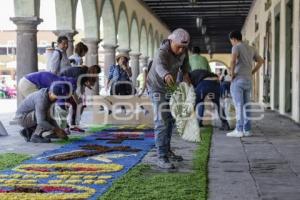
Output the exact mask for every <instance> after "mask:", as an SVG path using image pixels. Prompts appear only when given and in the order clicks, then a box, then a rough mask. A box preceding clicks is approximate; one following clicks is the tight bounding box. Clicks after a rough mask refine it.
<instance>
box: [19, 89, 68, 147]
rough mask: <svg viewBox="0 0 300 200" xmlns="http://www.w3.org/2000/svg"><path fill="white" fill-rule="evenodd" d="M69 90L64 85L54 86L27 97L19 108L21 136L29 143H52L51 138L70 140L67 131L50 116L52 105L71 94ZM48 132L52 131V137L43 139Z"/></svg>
mask: <svg viewBox="0 0 300 200" xmlns="http://www.w3.org/2000/svg"><path fill="white" fill-rule="evenodd" d="M67 88H68V87H64V85H62V84H54V85H52V86H51V87H50V89H47V88H42V89H40V90H38V91H36V92H34V93H32V94H30V95H29V96H27V97H26V98H25V99H24V100H23V101H22V103H21V104H20V105H19V106H18V109H17V112H16V117H15V119H16V121H17V123H18V124H19V125H20V126H22V127H23V130H21V132H20V134H21V136H22V137H24V138H25V140H26V141H27V142H29V141H30V142H33V143H50V142H51V139H50V137H56V138H61V139H68V136H67V134H66V133H65V131H64V130H63V129H61V128H59V127H58V125H57V123H56V121H55V120H54V119H52V118H51V116H50V113H51V112H50V109H51V108H52V104H53V103H55V101H56V100H57V99H58V98H59V97H61V96H66V95H67V94H68V93H69V92H68V91H67V90H68V89H67ZM46 131H52V134H50V135H48V136H50V137H48V136H47V137H43V135H42V134H43V133H44V132H46Z"/></svg>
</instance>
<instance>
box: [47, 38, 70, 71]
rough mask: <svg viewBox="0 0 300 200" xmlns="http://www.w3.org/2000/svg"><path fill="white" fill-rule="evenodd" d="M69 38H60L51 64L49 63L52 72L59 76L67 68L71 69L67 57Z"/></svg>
mask: <svg viewBox="0 0 300 200" xmlns="http://www.w3.org/2000/svg"><path fill="white" fill-rule="evenodd" d="M67 49H68V38H67V37H66V36H59V37H58V38H57V47H56V48H55V49H54V51H53V53H52V55H51V57H50V59H49V62H48V63H47V64H48V65H49V66H48V68H49V69H50V71H51V72H52V73H54V74H56V75H59V74H60V73H61V72H62V71H64V70H65V69H66V68H69V67H71V63H70V61H69V59H68V56H67V53H66V52H67Z"/></svg>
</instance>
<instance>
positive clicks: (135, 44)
mask: <svg viewBox="0 0 300 200" xmlns="http://www.w3.org/2000/svg"><path fill="white" fill-rule="evenodd" d="M139 33H140V32H139V27H138V19H137V16H136V13H135V12H133V14H132V17H131V22H130V49H131V51H132V53H139V52H140V35H139Z"/></svg>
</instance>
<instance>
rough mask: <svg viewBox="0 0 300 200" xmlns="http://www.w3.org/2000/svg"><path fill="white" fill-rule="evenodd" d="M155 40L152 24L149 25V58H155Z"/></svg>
mask: <svg viewBox="0 0 300 200" xmlns="http://www.w3.org/2000/svg"><path fill="white" fill-rule="evenodd" d="M153 50H154V38H153V28H152V24H150V25H149V29H148V56H149V57H150V58H153V56H154V52H153Z"/></svg>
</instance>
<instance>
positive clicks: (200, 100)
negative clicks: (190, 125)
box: [190, 69, 230, 131]
mask: <svg viewBox="0 0 300 200" xmlns="http://www.w3.org/2000/svg"><path fill="white" fill-rule="evenodd" d="M190 78H191V81H192V84H193V86H194V88H195V93H196V105H197V109H198V110H197V113H198V122H199V126H200V127H202V126H203V125H202V119H203V115H204V107H205V106H204V100H205V97H206V96H209V95H212V97H211V100H212V102H213V103H214V104H215V105H216V106H217V109H218V113H219V117H220V119H221V122H222V127H221V128H220V130H226V131H227V130H230V127H229V125H228V122H227V120H226V116H225V113H224V109H223V108H221V107H220V82H219V80H218V76H217V75H216V74H214V73H211V72H209V71H207V70H201V69H197V70H194V71H192V72H190Z"/></svg>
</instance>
